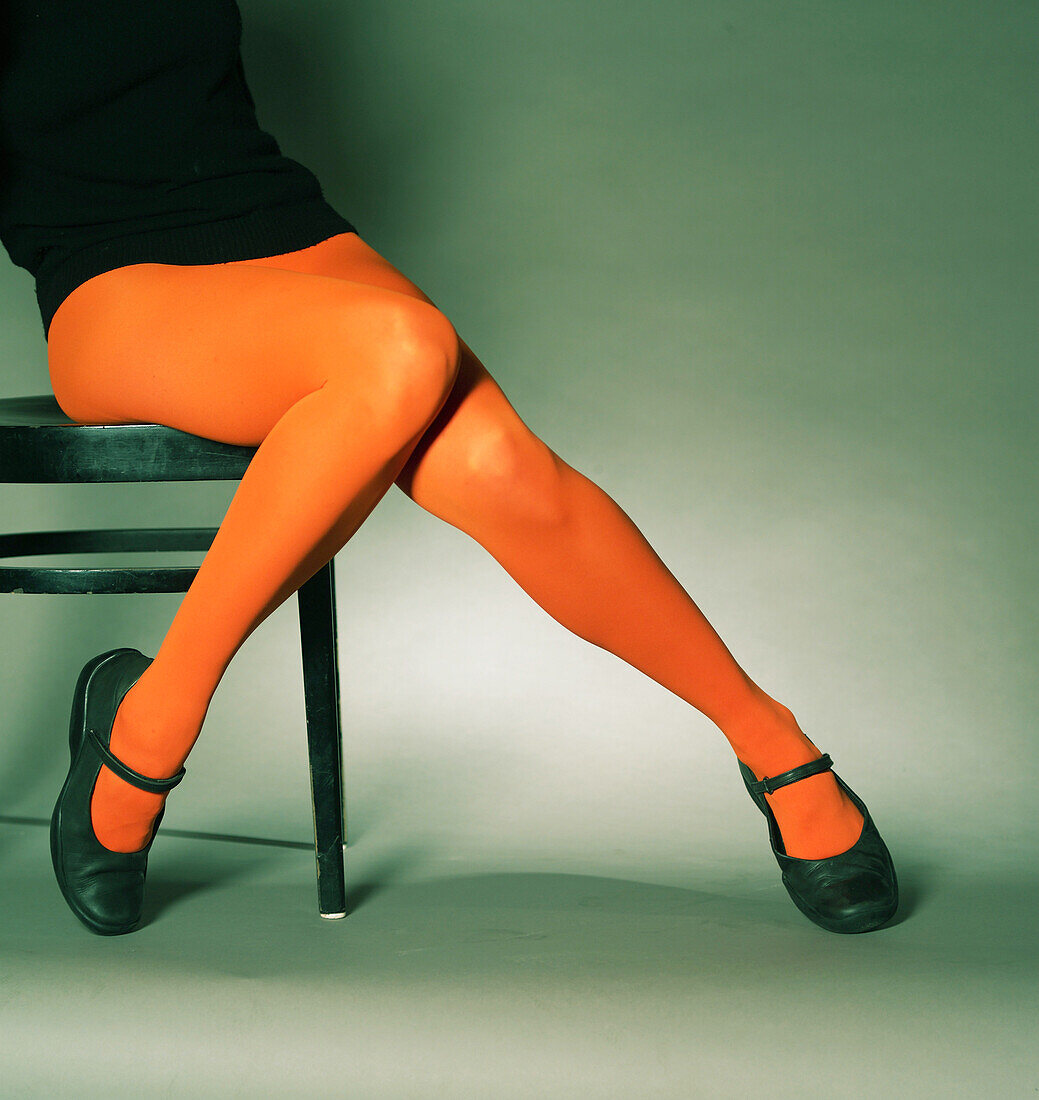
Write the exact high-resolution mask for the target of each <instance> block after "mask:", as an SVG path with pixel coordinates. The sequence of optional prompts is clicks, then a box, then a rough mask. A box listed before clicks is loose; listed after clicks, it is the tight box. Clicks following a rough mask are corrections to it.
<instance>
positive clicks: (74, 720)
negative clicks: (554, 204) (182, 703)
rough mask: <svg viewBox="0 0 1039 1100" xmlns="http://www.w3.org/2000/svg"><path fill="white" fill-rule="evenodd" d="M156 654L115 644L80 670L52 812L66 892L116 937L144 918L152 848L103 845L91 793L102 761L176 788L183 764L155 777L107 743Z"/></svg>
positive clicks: (148, 786)
mask: <svg viewBox="0 0 1039 1100" xmlns="http://www.w3.org/2000/svg"><path fill="white" fill-rule="evenodd" d="M151 661H152V658H150V657H146V656H145V655H144V654H143V653H140V652H139V651H138V650H136V649H113V650H109V651H108V652H106V653H101V654H99V655H98V656H97V657H93V658H92V659H91V660H90V661H88V662H87V663H86V665H85V666H84V667H83V670H82V671H81V672H80V674H79V679H78V681H77V683H76V690H75V694H74V696H73V700H72V716H71V720H70V723H69V752H70V756H71V763H70V765H69V771H68V775H67V776H66V778H65V783H64V785H63V786H62V788H61V793H60V794H59V795H58V800H57V803H56V804H55V806H54V813H53V814H52V815H51V860H52V862H53V864H54V873H55V876H56V877H57V880H58V886H59V888H60V889H61V893H62V896H63V897H64V898H65V900H66V902H68V905H69V908H70V909H71V910H72V912H73V913H75V914H76V916H77V917H78V918H79V919H80V920H81V921H82V922H83V923H84V924H85V925H86V926H87V927H88V928H89V929H90V930H91V931H92V932H97V933H98V934H100V935H105V936H114V935H121V934H123V933H125V932H133V931H136V929H137V928H138V927H139V925H140V919H141V905H142V902H143V900H144V880H145V875H146V873H147V869H148V853H149V852H150V850H151V846H152V842H153V841H154V839H155V834H156V833H157V832H158V828H159V824H160V822H161V821H162V817H163V814H164V813H165V807H163V809H162V811H160V813H159V815H158V817H157V818H156V821H155V828H154V829H153V830H152V839H151V840H149V841H148V844H147V845H146V846H145V847H144V848H142V849H141V850H140V851H138V852H113V851H111V850H109V849H108V848H106V847H104V845H103V844H101V843H100V842H99V841H98V839H97V837H96V835H95V834H94V830H93V827H92V825H91V822H90V800H91V795H92V793H93V789H94V784H95V783H96V782H97V777H98V773H99V772H100V771H101V767H102V765H104V766H106V767H108V768H110V769H111V770H112V771H113V772H115V773H116V774H117V775H118V776H119V777H120V778H122V779H124V780H126V781H127V782H128V783H132V784H133V785H134V786H138V787H141V788H142V789H143V790H149V791H153V792H156V793H163V792H166V791H169V790H172V789H173V787H175V786H176V785H177V784H178V783H179V782H180V781H181V779H183V778H184V768H181V769H180V771H179V772H178V773H177V774H176V775H173V776H170V777H169V778H168V779H151V778H149V777H148V776H144V775H141V774H140V773H139V772H136V771H134V770H133V769H132V768H129V767H127V765H126V764H124V763H123V762H122V761H121V760H118V759H117V758H116V757H115V756H113V755H112V753H111V751H110V749H109V747H108V744H109V739H110V737H111V734H112V723H113V721H114V719H115V712H116V709H117V708H118V706H119V703H120V702H121V701H122V698H123V696H124V695H125V694H126V693H127V692H128V691H129V690H130V688H131V687H133V685H134V684H135V683H136V682H137V680H138V679H139V678H140V676H141V675H142V673H143V672H144V670H145V669H146V668H147V667H148V665H150V664H151Z"/></svg>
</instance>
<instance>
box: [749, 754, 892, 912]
mask: <svg viewBox="0 0 1039 1100" xmlns="http://www.w3.org/2000/svg"><path fill="white" fill-rule="evenodd" d="M737 762H738V763H739V767H740V774H741V775H742V776H743V782H744V785H745V786H746V788H747V793H748V794H749V795H750V797H751V798H752V799H753V800H754V803H755V804H756V805H757V807H758V809H759V810H761V812H762V813H763V814H764V815H765V818H766V819H767V821H768V831H769V841H770V843H771V845H772V853H773V855H774V856H775V858H776V862H777V863H778V864H779V867H780V870H781V871H782V878H783V885H784V886H785V887H786V890H787V893H788V894H789V895H790V898H791V900H792V901H793V903H794V904H795V905H796V906H797V908H798V909H800V910H801V912H802V913H804V915H805V916H806V917H808V919H809V920H811V921H813V922H814V923H815V924H817V925H819V927H820V928H825V929H826V930H827V931H828V932H871V931H873V930H874V929H876V928H879V927H881V926H882V925H884V924H886V923H887V922H888V921H889V920H890V919H891V918H892V917H893V916H894V915H895V911H896V910H897V909H898V880H897V877H896V875H895V866H894V863H893V862H892V860H891V853H890V852H889V851H888V849H887V845H886V844H885V843H884V841H883V839H882V838H881V836H880V833H879V832H877V828H876V826H875V825H874V823H873V819H872V817H871V816H870V812H869V810H868V809H867V808H866V805H865V803H864V802H863V801H862V800H861V799H860V798H859V797H858V795H856V794H855V792H854V791H853V790H852V789H851V788H850V787H849V786H848V785H847V784H846V783H845V782H844V781H843V780H842V779H841V777H840V776H839V775H838V774H837V773H836V772H833V778H834V779H835V780H836V781H837V783H838V785H839V786H840V788H841V790H842V791H844V793H845V794H846V795H847V796H848V798H850V799H851V801H852V802H853V803H854V804H855V806H856V808H857V809H858V810H859V812H860V813H861V814H862V817H863V826H862V832H861V834H860V836H859V839H858V840H857V841H856V842H855V843H854V844H853V845H852V846H851V847H850V848H849V849H848V850H847V851H846V852H841V853H839V854H838V855H834V856H829V857H826V858H823V859H801V858H798V857H796V856H790V855H787V854H786V850H785V848H784V845H783V837H782V834H781V833H780V831H779V825H778V824H777V822H776V818H775V815H774V814H773V813H772V810H771V808H770V807H769V805H768V803H767V802H766V801H765V797H764V796H765V794H766V793H771V792H772V791H773V790H776V789H777V788H779V787H785V786H786V785H788V784H790V783H796V782H798V781H799V780H802V779H806V778H808V777H809V776H812V775H818V774H820V773H821V772H823V771H825V770H826V769H828V768H830V767H831V766H832V764H833V761H832V760H831V759H830V757H829V755H828V754H825V753H824V754H823V756H822V757H821V758H820V759H818V760H813V761H811V762H810V763H808V764H802V765H801V766H800V767H797V768H792V769H791V770H790V771H787V772H784V773H783V774H782V775H777V776H771V777H769V776H763V777H762V778H761V779H758V777H757V776H756V775H755V774H754V772H753V771H751V769H750V768H748V767H747V765H746V764H744V763H743V761H742V760H738V761H737Z"/></svg>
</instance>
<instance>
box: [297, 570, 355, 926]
mask: <svg viewBox="0 0 1039 1100" xmlns="http://www.w3.org/2000/svg"><path fill="white" fill-rule="evenodd" d="M296 596H297V600H298V606H299V629H300V641H301V644H302V653H303V689H304V695H305V698H306V707H307V746H308V750H309V755H310V793H311V800H312V805H313V810H314V848H315V853H316V856H317V894H318V908H319V910H320V913H321V916H323V917H328V918H335V917H344V916H346V881H345V874H344V869H343V847H344V845H345V842H346V807H345V803H344V800H343V733H342V723H341V720H340V714H339V650H338V638H337V633H336V603H335V571H334V559H333V560H331V561H329V562H327V563H326V564H325V565H323V566H322V567H321V568H320V569H319V570H318V571H317V573H315V574H314V576H313V577H311V578H310V580H308V581H307V582H306V583H304V584H303V585H301V586H300V587H299V588H298V589H297V591H296Z"/></svg>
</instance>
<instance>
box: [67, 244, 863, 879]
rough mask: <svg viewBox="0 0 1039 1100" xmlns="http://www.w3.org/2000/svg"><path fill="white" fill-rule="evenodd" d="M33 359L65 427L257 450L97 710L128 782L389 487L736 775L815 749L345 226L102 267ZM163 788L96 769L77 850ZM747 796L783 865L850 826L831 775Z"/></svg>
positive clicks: (445, 327) (827, 849)
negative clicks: (130, 430)
mask: <svg viewBox="0 0 1039 1100" xmlns="http://www.w3.org/2000/svg"><path fill="white" fill-rule="evenodd" d="M48 360H49V368H50V376H51V382H52V384H53V388H54V393H55V396H56V398H57V399H58V402H59V403H60V405H61V407H62V408H63V409H64V410H65V412H66V413H67V414H68V415H69V416H70V417H71V418H72V419H74V420H77V421H80V422H83V423H135V422H136V423H158V424H168V425H170V426H171V427H174V428H179V429H181V430H182V431H185V432H191V433H192V434H194V435H200V436H204V437H207V438H210V439H214V440H219V441H221V442H225V443H234V444H241V445H246V446H253V447H256V448H257V450H256V453H255V455H254V457H253V459H252V461H251V463H250V464H249V467H248V469H247V470H246V472H245V475H244V476H243V477H242V479H241V481H240V482H239V484H238V486H237V489H236V491H235V494H234V496H233V498H232V500H231V503H230V505H229V507H228V509H227V512H226V514H225V516H224V519H223V522H222V523H221V525H220V527H219V530H218V532H217V534H216V537H215V538H214V540H213V543H212V546H211V547H210V549H209V550H208V552H207V553H206V555H205V557H204V559H203V561H202V564H201V566H200V568H199V570H198V573H197V575H196V577H195V579H194V581H193V582H192V584H191V587H190V588H189V590H188V591H187V593H186V594H185V596H184V599H183V601H182V602H181V604H180V606H179V608H178V610H177V613H176V615H175V616H174V618H173V622H172V624H171V625H170V628H169V630H168V632H167V634H166V636H165V638H164V639H163V642H162V645H161V646H160V648H159V650H158V653H157V654H156V656H155V658H154V660H153V661H152V663H151V665H149V667H148V668H147V669H146V671H145V672H144V674H143V675H142V676H141V678H140V680H139V681H138V682H137V683H136V684H135V685H134V687H133V688H131V690H130V691H129V692H128V693H127V694H126V696H125V697H124V700H123V702H122V704H121V705H120V707H119V709H118V711H117V714H116V718H115V724H114V726H113V729H112V739H111V746H112V751H113V752H114V753H115V754H116V756H117V757H120V758H121V759H122V760H124V761H125V762H126V763H127V764H129V765H130V766H131V767H133V768H135V769H136V770H137V771H140V772H143V773H144V774H145V775H151V776H156V777H159V776H168V775H172V774H173V773H174V772H176V771H177V770H178V769H179V768H180V767H181V765H182V764H183V763H184V761H185V759H186V758H187V755H188V753H189V752H190V751H191V748H192V746H193V745H194V743H195V741H196V740H197V738H198V735H199V732H200V730H201V728H202V723H203V720H204V718H205V715H206V711H207V710H208V707H209V703H210V700H211V699H212V696H213V693H214V692H215V690H216V687H217V684H218V683H219V681H220V678H221V676H222V675H223V673H224V670H225V669H226V668H227V666H228V664H229V663H230V661H231V658H232V657H233V656H234V655H235V653H236V652H237V651H238V649H239V647H240V646H241V645H242V643H243V642H244V641H245V639H246V638H247V637H248V636H249V635H250V634H251V632H252V631H253V630H255V629H256V627H257V626H258V625H259V624H260V623H261V622H263V620H264V619H265V618H266V617H267V616H268V615H270V614H271V612H272V611H274V609H275V608H277V607H278V606H279V605H280V604H281V603H282V602H283V601H284V600H286V599H287V598H288V597H289V596H290V595H291V594H292V593H293V592H295V591H296V589H297V588H298V587H299V586H300V585H301V584H303V583H304V582H305V581H307V580H309V578H310V577H312V576H313V575H314V574H315V573H316V572H317V571H318V569H320V568H321V566H322V565H324V564H325V562H327V561H328V560H329V559H330V558H331V557H332V556H333V555H334V554H335V553H336V552H337V551H338V550H339V549H340V548H341V547H342V546H343V545H344V544H345V543H346V542H347V541H348V540H349V538H350V537H351V535H352V534H353V533H354V532H355V531H356V530H357V528H358V527H359V526H360V525H361V524H362V523H363V522H364V520H365V519H366V518H367V516H368V515H369V514H370V513H371V511H372V509H373V508H374V507H375V506H376V504H377V503H378V502H379V500H380V499H381V498H382V496H383V495H384V494H385V493H386V491H387V490H388V489H389V487H390V486H391V485H392V484H394V483H395V484H396V485H398V486H399V487H400V488H401V489H402V490H403V491H404V492H405V493H407V495H408V496H409V497H411V498H412V499H413V500H414V501H415V502H416V503H418V504H420V505H421V506H422V507H423V508H425V509H426V510H427V511H429V512H431V513H432V514H433V515H435V516H438V517H439V518H440V519H442V520H444V521H445V522H446V523H449V524H451V525H452V526H454V527H456V528H458V529H459V530H461V531H463V532H465V533H466V534H468V535H470V536H471V537H472V538H473V539H475V540H476V541H477V542H478V543H479V544H480V545H481V546H483V547H484V548H485V549H486V550H487V551H488V552H489V553H490V554H491V555H492V556H493V557H494V558H495V559H496V560H497V561H498V562H499V563H500V564H501V566H502V567H503V568H504V569H505V571H506V572H507V573H508V574H509V575H510V576H511V577H512V578H513V579H514V580H515V581H516V583H517V584H519V585H520V586H521V587H522V588H523V589H524V590H525V591H526V592H527V593H528V594H529V595H530V596H531V598H532V599H534V600H535V601H536V602H537V603H538V604H539V605H540V606H541V607H542V608H544V610H545V611H547V612H548V614H549V615H551V616H552V617H553V618H554V619H556V620H557V621H558V622H559V623H561V624H562V625H563V626H565V627H567V628H568V629H569V630H571V631H573V632H574V633H575V634H577V635H578V636H579V637H581V638H584V639H586V640H587V641H589V642H592V643H593V644H594V645H597V646H600V647H602V648H603V649H606V650H609V651H610V652H611V653H614V654H616V655H617V656H618V657H620V658H621V659H622V660H624V661H626V662H628V664H630V665H632V666H634V667H635V668H637V669H639V670H640V671H641V672H643V673H644V674H645V675H646V676H649V677H650V678H652V679H653V680H655V681H656V682H658V683H660V684H662V685H663V686H664V687H665V688H667V689H668V690H670V691H672V692H674V693H675V694H676V695H678V696H679V697H680V698H682V699H684V700H686V701H687V702H688V703H689V704H690V705H692V706H694V707H696V708H697V709H698V710H699V711H701V712H702V713H703V714H705V715H706V716H707V717H708V718H710V719H711V720H712V721H713V722H714V723H715V724H716V725H717V726H718V728H719V729H720V730H721V731H722V733H723V734H724V735H725V737H726V738H727V740H728V741H729V744H730V745H731V747H732V749H733V750H734V752H735V753H736V755H737V757H738V758H739V759H741V760H743V761H744V762H745V763H746V764H747V765H748V766H749V767H750V768H752V769H753V771H754V772H755V774H756V775H758V776H759V777H760V776H763V775H775V774H777V773H779V772H783V771H786V770H787V769H789V768H792V767H795V766H796V765H798V764H802V763H805V762H806V761H808V760H813V759H815V758H817V757H818V756H819V755H820V753H819V750H818V749H817V748H816V746H815V745H814V744H813V743H812V742H811V741H810V740H809V739H808V738H807V737H806V736H805V734H804V733H802V732H801V730H800V728H799V726H798V724H797V722H796V720H795V719H794V716H793V714H792V713H791V712H790V710H789V709H788V708H786V707H785V706H783V705H782V704H781V703H779V702H777V701H776V700H775V699H773V698H772V697H771V696H769V695H767V694H766V693H765V692H764V691H763V690H762V689H761V688H759V687H758V686H757V685H756V684H755V683H753V681H751V679H750V678H749V677H748V676H747V674H746V673H745V672H744V671H743V670H742V669H741V668H740V666H739V665H738V664H737V663H736V661H735V660H734V658H733V656H732V654H731V653H730V652H729V651H728V649H727V648H726V647H725V645H724V643H723V642H722V640H721V638H719V636H718V635H717V634H716V633H715V631H714V629H713V628H712V627H711V625H710V623H709V622H708V621H707V620H706V619H705V618H704V616H703V614H702V613H701V612H700V610H699V609H698V608H697V606H696V604H695V603H693V601H692V599H691V598H690V597H689V595H688V594H687V593H686V591H685V590H684V589H683V587H682V586H681V584H679V582H678V581H677V580H676V579H675V577H674V576H673V575H672V573H671V572H670V571H669V570H668V568H667V567H666V566H665V565H664V563H663V562H662V561H661V560H660V558H659V557H658V556H657V555H656V553H655V552H654V550H653V549H652V547H651V546H650V545H649V543H648V542H647V541H646V539H645V538H644V536H643V535H642V533H641V532H640V531H639V530H638V528H637V527H636V526H635V525H634V523H633V522H632V521H631V519H630V518H629V517H628V515H627V514H626V513H625V512H624V511H623V510H622V509H621V508H620V507H619V506H618V505H617V504H616V503H615V502H614V500H613V499H612V498H611V497H610V496H608V495H607V494H606V493H605V492H604V491H603V490H602V489H600V488H599V487H598V486H597V485H595V484H594V483H592V482H591V481H589V480H588V478H586V477H585V476H584V475H583V474H581V473H579V472H578V471H577V470H575V469H573V468H572V467H571V466H569V465H568V464H567V463H566V462H564V461H563V459H561V458H560V457H559V456H558V455H557V454H556V453H555V452H554V451H553V450H551V448H549V447H548V446H547V445H546V444H545V443H544V442H542V440H541V439H539V438H538V437H537V436H535V435H534V434H533V433H532V432H531V431H530V429H529V428H528V427H527V426H526V425H525V424H524V423H523V421H522V420H521V419H520V418H519V416H518V415H517V414H516V411H515V409H513V407H512V405H511V404H510V403H509V401H508V400H507V398H506V397H505V395H504V394H503V393H502V391H501V389H500V388H499V387H498V385H497V383H496V382H495V381H494V379H493V378H491V376H490V375H489V374H488V373H487V370H486V369H485V368H484V366H483V365H482V364H481V363H480V361H479V360H478V359H477V358H476V356H475V355H474V354H473V353H472V351H471V350H470V349H469V348H468V347H467V346H466V344H465V343H464V342H463V341H461V340H460V339H459V337H458V335H457V334H456V332H455V330H454V328H453V326H452V325H451V323H450V322H449V321H448V320H447V318H446V317H445V316H444V315H443V314H442V313H441V312H440V311H439V310H438V309H437V308H436V306H435V305H434V304H433V303H432V301H430V299H429V298H427V297H426V295H425V294H423V292H422V291H421V290H419V288H418V287H417V286H415V285H414V283H411V282H410V281H409V280H408V279H406V278H405V277H404V276H403V275H402V274H401V273H400V272H399V271H398V270H397V269H396V268H394V267H393V266H392V265H391V264H390V263H388V262H387V261H386V260H385V259H383V258H382V256H380V255H379V254H378V253H377V252H376V251H375V250H374V249H372V248H371V247H370V246H369V245H367V244H366V243H365V242H364V241H363V240H361V238H360V237H359V236H358V235H357V234H356V233H341V234H337V235H336V236H333V237H330V238H328V239H327V240H325V241H322V242H321V243H320V244H316V245H314V246H312V247H310V248H304V249H301V250H299V251H297V252H290V253H286V254H284V255H280V256H269V257H265V258H263V259H255V260H241V261H235V262H231V263H219V264H200V265H173V264H157V263H143V264H132V265H130V266H126V267H121V268H117V269H115V270H113V271H108V272H104V273H103V274H101V275H97V276H95V277H94V278H92V279H89V280H87V281H86V282H85V283H83V284H81V285H80V286H79V287H77V288H76V289H75V290H74V291H73V292H72V294H70V295H69V297H68V298H66V300H65V301H64V302H63V303H62V305H61V307H60V308H59V309H58V312H57V313H56V315H55V317H54V320H53V322H52V325H51V329H50V334H49V341H48ZM733 776H734V780H738V773H737V772H736V771H735V769H734V770H733ZM165 797H166V796H165V795H156V794H151V793H150V792H147V791H142V790H139V789H138V788H136V787H133V786H130V785H129V784H127V783H125V782H124V781H123V780H122V779H120V778H119V777H118V776H116V775H115V774H114V773H112V772H110V771H109V770H108V769H107V768H105V767H102V769H101V773H100V775H99V777H98V781H97V784H96V786H95V788H94V793H93V797H92V801H91V817H92V821H93V825H94V829H95V831H96V833H97V836H98V839H99V840H100V842H101V843H102V844H104V845H105V846H106V847H108V848H110V849H112V850H113V851H122V852H128V851H136V850H138V849H140V848H142V847H143V846H144V845H145V844H146V843H147V842H148V840H149V838H150V837H151V834H152V829H153V826H154V820H155V817H156V815H157V814H158V812H159V810H160V809H161V807H162V804H163V799H164V798H165ZM744 797H745V796H744ZM766 797H767V798H768V800H769V802H770V804H771V806H772V809H773V811H774V812H775V814H776V818H777V820H778V822H779V824H780V827H781V829H782V832H783V837H784V841H785V843H786V847H787V851H788V852H789V853H790V854H791V855H798V856H803V857H805V858H822V857H824V856H828V855H834V854H836V853H838V852H842V851H845V850H846V849H847V848H849V847H851V845H852V844H854V842H855V841H856V840H857V839H858V835H859V832H860V830H861V827H862V818H861V815H860V814H859V813H858V811H857V810H856V809H855V807H854V806H853V805H852V804H851V803H850V802H849V801H848V799H847V798H846V796H845V795H844V793H843V792H842V791H841V790H840V789H839V788H838V787H837V784H836V782H835V781H834V779H833V777H832V774H831V773H830V772H824V773H822V774H821V775H816V776H812V777H810V778H808V779H805V780H802V781H800V782H798V783H795V784H791V785H789V786H787V787H782V788H780V789H779V790H778V791H776V792H775V793H774V794H772V795H767V796H766Z"/></svg>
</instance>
